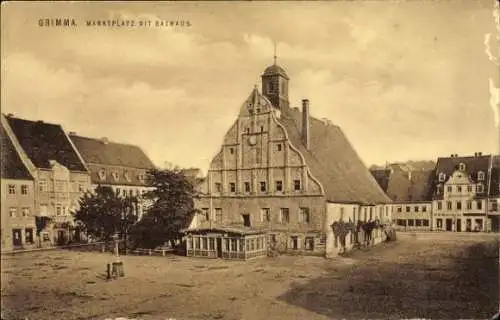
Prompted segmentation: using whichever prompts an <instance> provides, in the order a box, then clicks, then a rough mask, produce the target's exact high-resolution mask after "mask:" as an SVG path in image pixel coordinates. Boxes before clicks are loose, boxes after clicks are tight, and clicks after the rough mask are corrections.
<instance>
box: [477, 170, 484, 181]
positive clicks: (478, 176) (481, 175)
mask: <svg viewBox="0 0 500 320" xmlns="http://www.w3.org/2000/svg"><path fill="white" fill-rule="evenodd" d="M477 180H479V181H484V172H482V171H479V172H478V173H477Z"/></svg>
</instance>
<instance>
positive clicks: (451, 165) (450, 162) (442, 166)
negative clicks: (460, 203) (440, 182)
mask: <svg viewBox="0 0 500 320" xmlns="http://www.w3.org/2000/svg"><path fill="white" fill-rule="evenodd" d="M490 159H491V155H477V156H470V157H440V158H438V160H437V164H436V176H437V175H439V174H440V173H441V172H442V173H445V174H446V179H448V178H449V177H450V176H451V175H452V174H453V172H454V171H455V170H457V169H458V168H459V165H460V163H463V164H465V172H467V173H468V175H469V176H470V178H471V179H472V180H473V181H474V182H477V174H478V172H479V171H482V172H484V173H485V175H486V174H487V173H488V169H489V166H490ZM485 181H486V180H485Z"/></svg>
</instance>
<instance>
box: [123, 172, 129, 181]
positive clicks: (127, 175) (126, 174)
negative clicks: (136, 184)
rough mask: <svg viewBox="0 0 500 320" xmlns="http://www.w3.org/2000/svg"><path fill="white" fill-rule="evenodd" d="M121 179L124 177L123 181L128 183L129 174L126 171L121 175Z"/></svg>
mask: <svg viewBox="0 0 500 320" xmlns="http://www.w3.org/2000/svg"><path fill="white" fill-rule="evenodd" d="M123 177H124V178H125V180H127V181H128V182H130V181H131V179H130V174H129V173H128V171H125V172H124V173H123Z"/></svg>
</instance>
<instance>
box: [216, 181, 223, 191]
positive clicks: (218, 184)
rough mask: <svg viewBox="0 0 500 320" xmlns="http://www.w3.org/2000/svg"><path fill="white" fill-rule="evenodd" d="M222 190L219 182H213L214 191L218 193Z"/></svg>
mask: <svg viewBox="0 0 500 320" xmlns="http://www.w3.org/2000/svg"><path fill="white" fill-rule="evenodd" d="M221 190H222V184H221V183H220V182H216V183H215V192H218V193H220V192H221Z"/></svg>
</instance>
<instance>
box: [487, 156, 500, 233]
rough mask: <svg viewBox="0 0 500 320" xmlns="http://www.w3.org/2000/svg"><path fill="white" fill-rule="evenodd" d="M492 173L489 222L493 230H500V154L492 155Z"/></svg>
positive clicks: (490, 176) (489, 191)
mask: <svg viewBox="0 0 500 320" xmlns="http://www.w3.org/2000/svg"><path fill="white" fill-rule="evenodd" d="M490 168H491V169H490V171H491V174H490V175H489V179H490V182H489V184H488V185H489V190H488V194H489V197H488V200H489V201H488V220H489V221H488V224H489V225H491V231H494V232H499V231H500V209H499V206H500V156H499V155H496V156H492V157H491V166H490Z"/></svg>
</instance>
